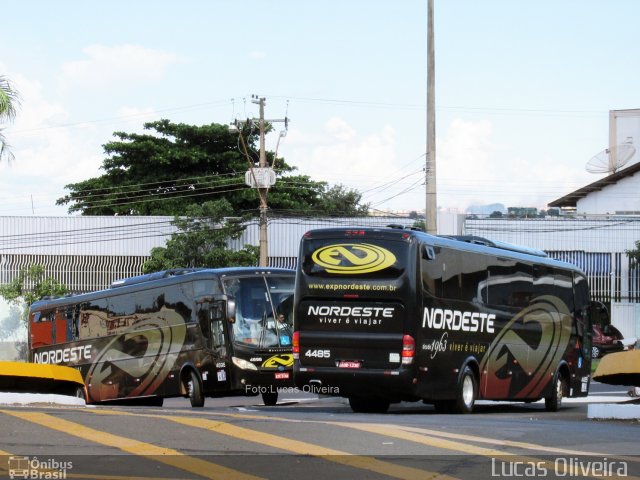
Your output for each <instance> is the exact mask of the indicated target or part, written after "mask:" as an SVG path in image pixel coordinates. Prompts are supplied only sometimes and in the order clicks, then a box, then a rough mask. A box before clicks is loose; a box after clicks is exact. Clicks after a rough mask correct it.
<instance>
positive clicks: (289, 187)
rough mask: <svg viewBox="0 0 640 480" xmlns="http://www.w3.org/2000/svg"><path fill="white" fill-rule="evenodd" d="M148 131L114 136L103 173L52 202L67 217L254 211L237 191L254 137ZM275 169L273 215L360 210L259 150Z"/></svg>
mask: <svg viewBox="0 0 640 480" xmlns="http://www.w3.org/2000/svg"><path fill="white" fill-rule="evenodd" d="M144 128H145V129H146V130H149V131H150V132H149V133H144V134H136V133H132V134H130V133H125V132H115V133H114V136H115V137H116V138H117V139H116V140H114V141H111V142H109V143H107V144H105V145H104V146H103V148H104V151H105V153H106V154H107V155H108V157H107V158H106V159H105V160H104V161H103V163H102V170H104V172H105V173H104V174H103V175H101V176H100V177H95V178H90V179H88V180H84V181H81V182H78V183H73V184H69V185H67V186H66V188H67V189H69V190H70V193H69V194H68V195H66V196H65V197H62V198H60V199H58V200H57V202H56V203H57V204H58V205H69V213H74V212H80V213H82V214H83V215H184V214H185V211H186V209H187V207H188V206H189V205H202V204H203V203H204V202H206V201H211V200H216V199H220V198H224V199H226V200H227V201H228V202H229V203H230V204H231V205H232V207H233V209H234V211H235V212H239V213H240V214H243V213H250V214H253V215H254V216H256V215H257V212H258V206H259V202H258V194H257V191H256V190H255V189H252V188H250V187H248V186H246V185H245V180H244V177H245V172H246V171H247V170H248V169H249V168H250V167H251V168H252V167H256V166H257V165H258V151H257V146H256V145H257V144H258V143H259V138H258V133H257V131H255V129H253V130H252V129H251V127H247V128H245V129H244V130H243V131H242V132H241V134H238V133H234V132H230V131H229V129H228V127H227V126H226V125H221V124H215V123H212V124H210V125H202V126H195V125H186V124H181V123H180V124H175V123H171V122H169V120H159V121H156V122H150V123H146V124H145V125H144ZM266 157H267V163H268V164H269V165H274V164H275V171H276V176H277V182H276V184H275V185H274V186H273V187H272V188H270V189H269V193H268V205H269V208H270V210H271V211H272V212H275V213H279V214H291V215H301V214H302V215H304V214H315V215H318V214H323V213H332V214H341V215H352V214H359V212H361V211H366V207H364V206H361V205H358V202H359V201H360V198H361V196H360V194H359V193H357V192H355V191H349V190H347V189H345V188H344V187H341V186H338V187H332V188H329V187H328V186H327V184H326V183H325V182H315V181H313V180H311V179H310V178H309V177H308V176H305V175H293V174H292V172H293V171H294V170H295V168H293V167H291V166H289V165H287V164H286V162H285V161H284V159H282V158H277V159H276V158H274V153H273V152H269V151H267V152H266Z"/></svg>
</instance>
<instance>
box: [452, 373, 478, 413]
mask: <svg viewBox="0 0 640 480" xmlns="http://www.w3.org/2000/svg"><path fill="white" fill-rule="evenodd" d="M477 396H478V381H477V380H476V375H475V373H473V370H472V369H471V368H470V367H468V366H467V367H464V369H463V370H462V374H461V375H460V383H459V384H458V393H457V396H456V402H455V412H456V413H471V412H472V411H473V406H474V405H475V403H476V397H477Z"/></svg>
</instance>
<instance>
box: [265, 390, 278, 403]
mask: <svg viewBox="0 0 640 480" xmlns="http://www.w3.org/2000/svg"><path fill="white" fill-rule="evenodd" d="M262 401H263V402H264V404H265V405H266V406H268V407H273V406H274V405H275V404H276V403H278V392H263V393H262Z"/></svg>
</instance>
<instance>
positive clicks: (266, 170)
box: [233, 95, 289, 267]
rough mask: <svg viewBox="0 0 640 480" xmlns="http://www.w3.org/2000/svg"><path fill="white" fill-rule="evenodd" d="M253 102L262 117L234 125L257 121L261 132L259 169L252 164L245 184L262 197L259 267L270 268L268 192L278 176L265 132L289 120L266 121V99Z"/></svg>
mask: <svg viewBox="0 0 640 480" xmlns="http://www.w3.org/2000/svg"><path fill="white" fill-rule="evenodd" d="M251 97H252V98H251V102H252V103H256V104H258V105H259V106H260V117H259V118H257V119H255V118H254V119H247V121H246V122H238V121H236V122H234V123H233V125H234V126H235V127H237V128H238V129H241V127H242V126H243V125H244V124H245V123H252V122H255V121H256V120H257V122H258V128H259V131H260V156H259V160H258V168H254V167H253V162H251V164H250V166H249V170H248V171H247V173H246V174H245V183H246V184H247V185H249V186H250V187H253V188H255V189H256V190H257V191H258V196H259V197H260V217H259V228H260V260H259V265H260V266H261V267H268V266H269V237H268V232H267V223H268V222H267V220H268V219H267V210H268V206H267V192H268V191H269V188H270V187H272V186H273V185H275V183H276V174H275V172H274V171H273V168H271V167H269V166H268V165H267V152H266V150H265V139H264V136H265V130H266V125H267V123H276V122H284V124H285V128H287V126H288V124H289V119H288V118H286V117H285V118H283V119H278V120H265V118H264V106H265V101H266V99H265V98H264V97H258V96H257V95H252V96H251Z"/></svg>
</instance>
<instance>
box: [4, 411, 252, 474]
mask: <svg viewBox="0 0 640 480" xmlns="http://www.w3.org/2000/svg"><path fill="white" fill-rule="evenodd" d="M0 413H4V414H5V415H11V416H13V417H17V418H20V419H22V420H27V421H29V422H32V423H35V424H37V425H41V426H43V427H47V428H50V429H52V430H58V431H60V432H63V433H66V434H68V435H73V436H75V437H79V438H82V439H84V440H87V441H91V442H95V443H99V444H101V445H106V446H109V447H114V448H117V449H119V450H122V451H124V452H127V453H131V454H134V455H139V456H143V457H148V458H150V459H152V460H155V461H158V462H162V463H165V464H167V465H170V466H172V467H175V468H178V469H180V470H184V471H187V472H190V473H194V474H196V475H200V476H202V477H204V478H211V479H220V478H224V479H227V478H230V479H238V480H257V479H260V477H256V476H253V475H249V474H246V473H243V472H240V471H238V470H233V469H231V468H227V467H224V466H222V465H217V464H215V463H212V462H207V461H205V460H201V459H199V458H196V457H191V456H188V455H185V454H183V453H181V452H179V451H178V450H174V449H171V448H165V447H159V446H157V445H153V444H151V443H146V442H141V441H138V440H134V439H132V438H127V437H123V436H120V435H114V434H111V433H107V432H104V431H101V430H94V429H93V428H89V427H86V426H84V425H81V424H79V423H74V422H70V421H68V420H63V419H61V418H56V417H54V416H52V415H49V414H46V413H40V412H24V411H17V410H16V411H13V410H0Z"/></svg>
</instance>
